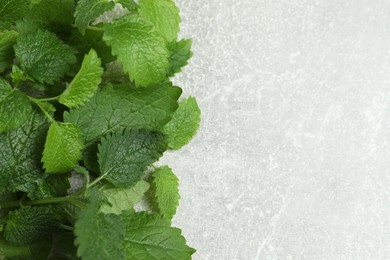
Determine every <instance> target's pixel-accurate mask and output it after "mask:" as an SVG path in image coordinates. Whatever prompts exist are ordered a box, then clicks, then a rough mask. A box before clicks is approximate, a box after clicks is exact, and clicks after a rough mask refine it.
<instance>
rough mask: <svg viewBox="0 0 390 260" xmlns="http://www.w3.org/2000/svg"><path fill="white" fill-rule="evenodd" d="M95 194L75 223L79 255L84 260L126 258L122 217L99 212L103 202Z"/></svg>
mask: <svg viewBox="0 0 390 260" xmlns="http://www.w3.org/2000/svg"><path fill="white" fill-rule="evenodd" d="M93 196H94V197H91V202H90V204H89V205H88V206H87V208H86V209H84V210H83V211H81V213H80V215H79V217H78V220H77V222H76V224H75V231H74V232H75V235H76V237H77V238H76V241H75V243H76V245H77V246H78V250H77V255H78V256H79V257H82V259H83V260H96V259H126V257H125V255H124V251H123V249H122V245H121V243H122V241H123V239H124V235H125V230H124V225H123V223H122V220H121V218H120V217H119V216H117V215H114V214H107V215H105V214H103V213H98V211H99V206H100V203H101V202H100V201H99V199H98V197H96V196H95V195H93Z"/></svg>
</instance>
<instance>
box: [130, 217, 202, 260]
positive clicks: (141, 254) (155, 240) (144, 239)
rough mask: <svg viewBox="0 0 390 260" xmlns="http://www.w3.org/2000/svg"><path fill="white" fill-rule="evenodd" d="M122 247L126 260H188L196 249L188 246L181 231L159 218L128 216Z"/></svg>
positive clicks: (166, 220)
mask: <svg viewBox="0 0 390 260" xmlns="http://www.w3.org/2000/svg"><path fill="white" fill-rule="evenodd" d="M123 220H124V223H125V230H126V236H125V241H124V243H123V246H124V248H125V251H126V255H127V259H145V260H146V259H159V260H174V259H175V260H187V259H191V255H192V254H193V253H195V250H194V249H192V248H190V247H189V246H187V245H186V240H185V238H184V237H183V236H182V235H181V230H180V229H178V228H173V227H171V222H170V221H169V220H168V219H164V218H162V217H160V216H158V215H148V214H147V213H145V212H142V213H130V212H128V213H126V214H124V216H123Z"/></svg>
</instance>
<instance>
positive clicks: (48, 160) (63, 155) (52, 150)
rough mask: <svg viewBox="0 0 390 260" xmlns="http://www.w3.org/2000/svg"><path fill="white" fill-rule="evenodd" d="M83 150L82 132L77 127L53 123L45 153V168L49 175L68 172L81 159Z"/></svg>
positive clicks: (43, 158)
mask: <svg viewBox="0 0 390 260" xmlns="http://www.w3.org/2000/svg"><path fill="white" fill-rule="evenodd" d="M82 149H83V143H82V140H81V131H80V129H78V127H77V126H75V125H73V124H69V123H57V122H52V124H51V125H50V128H49V131H48V133H47V138H46V143H45V150H44V151H43V157H42V162H43V163H44V164H43V168H44V169H46V172H47V173H54V172H57V173H63V172H67V171H69V170H71V169H72V167H73V166H74V165H75V164H76V163H77V161H78V160H79V159H80V158H81V150H82Z"/></svg>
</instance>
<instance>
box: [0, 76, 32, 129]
mask: <svg viewBox="0 0 390 260" xmlns="http://www.w3.org/2000/svg"><path fill="white" fill-rule="evenodd" d="M31 112H32V107H31V104H30V101H29V99H28V98H27V96H26V95H25V94H24V93H22V92H21V91H19V90H17V89H13V88H12V87H11V86H10V85H9V84H8V82H7V81H5V80H4V79H2V78H0V133H1V132H6V131H10V130H13V129H16V128H18V127H20V126H21V125H22V124H23V123H25V122H26V121H27V120H28V118H29V117H30V116H31Z"/></svg>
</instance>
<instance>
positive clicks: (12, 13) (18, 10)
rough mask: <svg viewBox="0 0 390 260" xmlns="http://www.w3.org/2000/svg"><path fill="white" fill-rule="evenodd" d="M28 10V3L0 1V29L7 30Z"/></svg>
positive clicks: (21, 0)
mask: <svg viewBox="0 0 390 260" xmlns="http://www.w3.org/2000/svg"><path fill="white" fill-rule="evenodd" d="M29 8H30V1H26V0H0V29H9V28H10V27H11V25H12V24H14V23H15V21H17V20H19V19H20V18H22V17H23V16H24V15H25V14H26V13H27V12H28V10H29Z"/></svg>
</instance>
